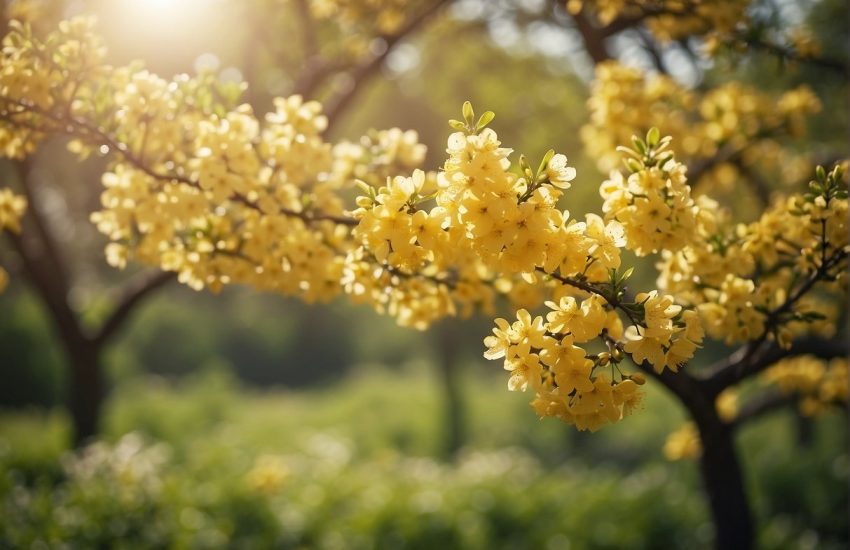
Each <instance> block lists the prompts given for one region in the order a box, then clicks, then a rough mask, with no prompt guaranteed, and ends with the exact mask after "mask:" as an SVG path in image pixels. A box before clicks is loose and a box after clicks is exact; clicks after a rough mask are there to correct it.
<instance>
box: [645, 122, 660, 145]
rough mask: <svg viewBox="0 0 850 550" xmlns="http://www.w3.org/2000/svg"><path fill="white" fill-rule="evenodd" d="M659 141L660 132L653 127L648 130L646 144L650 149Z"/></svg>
mask: <svg viewBox="0 0 850 550" xmlns="http://www.w3.org/2000/svg"><path fill="white" fill-rule="evenodd" d="M659 139H661V131H660V130H659V129H658V128H656V127H655V126H653V127H652V128H650V129H649V132H647V133H646V144H647V145H649V147H650V148H652V147H655V146H656V145H658V140H659Z"/></svg>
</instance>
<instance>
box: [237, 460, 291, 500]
mask: <svg viewBox="0 0 850 550" xmlns="http://www.w3.org/2000/svg"><path fill="white" fill-rule="evenodd" d="M291 475H292V474H291V472H290V469H289V467H288V466H287V465H286V462H285V461H284V459H283V458H282V457H280V456H275V455H260V456H258V457H257V459H256V461H255V462H254V466H253V467H252V468H251V470H250V471H249V472H248V473H247V474H246V475H245V481H246V482H247V484H248V486H249V487H250V488H251V489H253V490H254V491H256V492H258V493H262V494H266V495H270V494H274V493H276V492H277V491H279V490H280V488H281V487H283V486H284V485H285V484H286V482H287V481H288V480H289V479H290V477H291Z"/></svg>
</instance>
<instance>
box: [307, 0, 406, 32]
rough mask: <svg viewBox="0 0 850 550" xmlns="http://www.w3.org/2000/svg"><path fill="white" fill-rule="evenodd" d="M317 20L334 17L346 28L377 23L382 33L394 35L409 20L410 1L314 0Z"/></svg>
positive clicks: (313, 10) (311, 4) (312, 2)
mask: <svg viewBox="0 0 850 550" xmlns="http://www.w3.org/2000/svg"><path fill="white" fill-rule="evenodd" d="M309 5H310V11H311V13H312V14H313V16H314V17H316V18H317V19H333V20H335V21H336V22H337V23H338V24H340V25H341V26H343V27H344V28H348V29H349V30H351V29H352V28H363V27H367V26H373V27H374V28H375V30H376V31H378V33H380V34H390V35H391V34H394V33H396V32H397V31H398V30H399V29H400V28H401V26H402V25H403V24H404V23H405V21H406V18H407V14H408V13H409V10H410V7H411V6H410V2H409V1H408V0H367V1H366V2H363V1H359V0H310V1H309Z"/></svg>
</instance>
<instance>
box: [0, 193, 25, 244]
mask: <svg viewBox="0 0 850 550" xmlns="http://www.w3.org/2000/svg"><path fill="white" fill-rule="evenodd" d="M26 210H27V199H26V198H25V197H23V196H21V195H16V194H15V193H13V192H12V190H11V189H8V188H3V189H0V233H2V232H3V231H11V232H13V233H20V232H21V218H22V217H23V215H24V212H26Z"/></svg>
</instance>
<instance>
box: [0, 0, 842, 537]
mask: <svg viewBox="0 0 850 550" xmlns="http://www.w3.org/2000/svg"><path fill="white" fill-rule="evenodd" d="M199 1H200V0H199ZM131 4H133V2H129V1H124V0H121V1H114V2H112V1H107V0H101V1H94V0H92V1H90V2H80V1H77V2H68V3H64V2H53V3H52V5H53V6H54V7H52V8H50V10H49V13H51V14H52V15H54V16H56V17H59V16H61V15H63V14H65V13H79V12H91V13H95V14H97V15H98V16H99V18H100V29H101V30H102V32H103V33H104V36H105V38H106V43H107V45H108V47H109V51H110V56H111V59H112V61H113V62H114V63H116V64H120V63H125V62H127V61H129V60H131V59H143V60H144V61H145V64H146V65H147V66H148V67H149V68H150V69H151V70H152V71H154V72H158V73H161V74H163V75H171V74H174V73H178V72H190V73H191V72H194V71H195V69H196V68H197V67H199V66H207V67H213V68H216V70H218V71H219V72H220V74H221V77H222V78H224V79H240V78H244V79H245V80H247V81H248V82H249V83H250V87H249V89H248V90H247V92H246V96H245V97H246V99H248V100H250V101H251V103H252V104H254V105H255V106H256V108H257V109H258V111H263V110H265V109H266V108H267V107H268V106H269V105H270V103H271V98H272V97H273V96H275V95H278V94H285V93H287V92H288V90H290V89H292V86H293V82H291V81H290V80H287V78H288V77H287V72H286V67H285V65H286V63H297V62H298V56H297V53H293V52H289V53H287V52H283V53H281V52H279V51H278V50H279V49H280V48H281V47H283V46H286V45H287V44H288V42H287V40H288V39H287V37H288V36H290V33H294V32H295V31H296V27H294V26H297V22H295V21H293V20H287V19H286V18H281V20H280V21H277V20H275V21H273V22H271V23H269V25H277V26H272V28H271V30H269V29H268V28H267V29H266V30H265V31H264V32H263V33H259V32H255V31H257V28H256V27H255V26H252V25H254V24H255V23H256V21H255V20H253V19H244V17H246V15H245V12H246V11H247V12H249V15H250V10H257V13H259V14H262V13H263V12H262V10H263V9H269V6H272V5H273V4H274V3H272V2H262V1H256V2H245V3H242V2H223V1H220V0H210V1H209V2H207V4H209V6H208V9H204V10H200V11H195V12H186V13H185V14H184V15H183V16H182V17H180V16H178V15H177V14H178V12H175V15H173V16H169V17H164V18H161V19H154V20H142V19H140V14H141V12H139V11H133V10H135V9H137V6H136V7H133V6H131ZM135 4H143V3H142V2H137V3H135ZM544 4H545V3H544V2H534V1H525V2H517V3H513V2H507V1H499V2H494V3H493V4H492V5H491V6H490V7H489V9H488V7H487V6H486V5H487V3H486V2H469V1H464V2H458V3H457V6H455V7H454V8H452V9H450V10H449V16H448V17H440V18H438V19H436V20H434V21H433V22H431V23H430V24H429V26H427V28H426V29H425V30H424V31H423V32H420V33H417V34H415V35H413V36H412V37H411V38H410V39H407V40H405V41H404V43H402V44H401V45H398V46H396V47H395V48H394V51H393V53H392V55H390V56H388V57H387V59H386V60H385V62H384V63H383V65H382V67H381V69H380V71H379V73H378V74H377V75H376V77H375V78H373V79H371V80H369V81H368V82H366V83H365V84H364V86H363V89H362V90H359V95H358V96H357V99H356V101H355V103H354V104H353V105H352V107H351V108H349V109H348V110H346V111H345V112H344V113H343V115H342V116H340V117H339V119H338V120H336V121H335V123H334V125H333V127H332V128H331V129H330V138H332V139H341V138H347V139H352V140H354V139H357V136H360V135H362V134H363V133H364V132H365V131H366V130H367V129H369V128H373V127H374V128H389V127H393V126H397V127H400V128H402V129H410V128H412V129H416V130H417V131H418V132H419V134H420V139H421V141H422V142H423V143H426V144H427V145H428V146H429V152H428V159H427V162H426V165H427V166H429V167H436V166H438V165H439V164H440V163H441V162H442V159H443V156H444V149H445V138H446V136H447V134H448V127H447V126H446V120H447V119H448V118H450V117H453V116H457V112H458V109H459V106H460V104H461V103H462V102H463V101H464V100H466V99H471V100H473V102H474V104H475V105H476V107H479V106H480V108H482V109H490V110H493V111H495V112H496V114H497V118H496V120H495V122H494V123H493V126H494V128H495V129H496V130H497V131H498V132H499V135H500V137H501V138H502V140H503V143H505V144H506V145H508V146H510V147H513V148H515V150H517V151H518V152H523V153H525V154H526V155H527V156H528V157H529V158H530V159H532V164H535V161H534V159H539V158H540V157H542V155H543V154H544V153H545V151H546V150H547V149H549V148H550V147H552V148H555V149H556V151H558V152H563V153H565V154H566V155H567V156H568V157H569V158H570V161H571V164H572V165H574V166H576V167H577V169H578V174H579V176H578V178H577V180H576V181H575V182H574V185H573V188H572V189H571V190H570V192H569V204H566V205H565V207H566V208H569V209H570V211H571V212H573V214H574V215H578V216H580V215H581V214H583V213H584V212H587V211H591V210H597V209H598V207H599V205H600V199H599V197H598V193H597V187H598V184H599V182H600V181H601V179H602V175H601V174H599V173H598V172H597V171H596V168H595V165H594V162H593V160H592V159H588V158H586V157H585V156H584V155H583V152H582V148H581V143H580V140H579V133H578V128H579V127H580V126H581V124H583V123H584V121H585V120H586V116H587V112H586V109H585V107H584V104H585V100H586V97H587V90H586V78H587V76H588V74H587V66H588V65H587V60H584V59H583V58H582V56H581V53H580V51H578V48H577V47H576V46H575V45H573V48H572V50H570V48H569V47H568V48H566V50H567V53H566V54H557V55H555V54H552V53H551V44H549V49H547V46H546V44H547V43H546V42H545V41H542V42H541V39H540V35H541V34H542V33H545V32H547V30H551V29H547V27H545V26H540V25H538V26H536V27H535V26H534V25H533V24H528V22H527V21H526V20H531V21H532V23H533V21H534V17H533V16H534V14H535V13H538V12H539V11H540V10H542V9H545V6H544ZM817 4H818V6H819V9H818V10H813V13H817V14H819V15H818V16H817V17H816V18H815V19H813V20H812V21H811V23H812V24H813V26H814V28H815V29H816V33H817V35H818V36H819V38H820V39H821V41H822V43H823V48H824V51H826V52H841V51H842V49H841V48H842V44H845V42H846V25H845V23H846V21H847V5H846V3H845V2H842V1H841V0H821V1H820V2H817ZM482 6H484V7H482ZM198 14H202V16H199V15H198ZM255 17H258V16H257V15H256V14H255ZM259 17H260V19H262V16H261V15H260V16H259ZM234 21H240V24H236V25H235V24H234ZM241 22H245V24H242V23H241ZM266 22H267V23H268V21H266ZM553 36H554V38H553V39H552V40H555V42H556V44H557V43H559V42H558V41H562V43H563V44H566V45H567V46H569V45H570V44H571V42H570V40H571V38H570V36H571V35H570V34H569V32H565V33H564V34H563V35H553ZM573 40H574V37H573ZM550 42H551V41H550ZM541 44H542V46H541ZM284 49H285V48H284ZM573 50H574V51H573ZM626 53H628V52H626ZM287 56H289V57H287ZM701 70H702V72H701V74H700V75H699V78H698V80H699V81H698V82H696V85H700V82H702V85H708V84H709V83H711V82H712V81H714V80H721V79H723V80H725V79H728V78H729V77H730V75H731V76H732V77H734V78H739V79H741V80H744V81H749V82H753V83H757V84H758V85H759V86H760V87H762V88H765V87H768V88H769V87H775V88H776V89H785V88H787V87H790V86H792V85H794V84H798V83H802V82H805V83H808V84H809V85H810V86H812V87H813V88H814V89H815V90H816V92H817V93H818V95H819V96H820V97H821V99H822V100H823V101H824V104H825V107H826V108H825V109H824V111H823V114H821V115H819V116H818V117H816V119H815V122H814V124H813V128H812V130H813V131H814V132H816V133H817V137H818V141H820V142H822V143H830V144H840V143H844V142H845V141H846V138H847V108H848V107H847V102H846V82H839V83H837V84H836V83H835V81H834V80H828V79H822V78H820V76H821V75H822V73H819V72H817V71H815V70H813V69H808V68H805V67H798V68H796V69H793V70H786V69H784V68H782V67H778V66H777V64H776V62H775V60H774V59H772V58H770V57H767V56H759V55H755V56H749V57H746V58H744V59H743V60H741V59H737V60H735V61H734V62H733V61H732V60H731V59H730V60H724V59H723V58H720V59H718V61H717V62H716V64H715V65H714V66H708V67H701ZM347 85H350V83H349V82H348V81H346V79H345V77H344V76H339V77H337V78H335V79H332V80H331V84H330V85H329V86H330V88H331V89H330V90H318V92H317V94H318V95H319V96H320V97H321V96H322V95H323V94H324V95H328V94H330V93H331V92H332V91H333V87H335V86H336V87H345V86H347ZM34 164H35V166H37V169H36V173H35V175H34V177H35V178H36V179H37V180H38V181H39V188H40V191H39V193H40V194H41V195H43V197H41V198H43V199H45V204H48V205H49V212H50V216H51V223H52V224H54V225H55V227H57V228H60V230H61V233H62V234H63V245H64V246H67V247H68V248H69V252H68V254H67V256H68V258H69V260H70V261H71V262H72V263H73V264H74V267H75V270H76V271H77V272H78V273H79V274H80V277H79V281H78V283H77V285H76V286H75V287H74V288H73V289H72V293H73V296H72V298H73V299H74V300H75V301H77V302H78V303H80V304H86V308H85V311H86V313H85V315H86V318H87V319H88V320H89V321H92V322H95V321H98V320H99V316H100V315H103V311H102V308H101V307H99V304H100V303H101V302H103V301H105V299H106V298H105V297H106V295H107V293H108V290H109V289H110V287H111V285H112V283H114V281H116V280H118V279H119V278H120V277H122V276H123V275H121V274H118V273H116V272H114V271H113V270H111V269H110V268H108V267H107V266H106V265H105V262H103V261H102V248H103V244H104V243H103V240H102V238H101V237H100V236H98V235H97V234H96V233H95V231H94V230H93V229H92V228H91V227H90V225H89V224H88V223H87V222H85V221H81V220H86V219H87V214H88V212H90V211H91V210H92V209H93V207H94V206H95V205H96V204H97V196H98V193H99V185H98V183H97V182H98V174H99V173H100V172H101V170H102V167H103V166H102V164H100V161H98V160H97V159H93V160H92V161H90V162H88V163H85V164H82V165H81V164H78V163H77V162H76V161H75V160H73V159H72V157H71V156H70V155H68V154H67V153H66V152H65V151H64V144H63V143H62V142H61V140H55V141H54V142H51V143H48V144H47V145H46V146H45V147H43V148H42V149H41V150H40V151H39V153H38V155H37V159H36V161H35V163H34ZM10 171H11V166H10V165H8V164H0V177H5V178H9V177H11V176H10ZM733 195H734V191H733ZM578 216H577V217H578ZM638 271H643V272H644V273H646V272H649V271H650V270H638ZM645 282H646V283H648V284H651V282H650V281H640V280H636V281H635V285H636V286H638V287H641V286H647V285H644V284H643V283H645ZM489 325H490V320H489V319H481V318H479V319H473V320H471V321H469V322H466V323H462V324H450V325H448V326H447V327H440V326H437V327H435V328H434V329H432V330H431V331H429V332H426V333H419V332H415V331H411V330H405V329H401V328H398V327H397V326H396V325H395V324H394V322H393V321H392V320H391V319H388V318H382V317H378V316H376V315H374V314H373V313H372V312H371V311H369V310H366V309H364V308H357V307H353V306H351V305H349V304H347V303H345V302H344V301H340V302H338V303H333V304H330V305H327V306H316V305H309V306H308V305H304V304H302V303H300V302H298V301H294V300H287V299H284V298H280V297H278V296H270V295H258V294H257V293H255V292H251V291H249V290H246V289H238V288H232V289H227V290H225V291H224V292H223V293H222V294H221V295H218V296H213V295H210V294H207V293H195V292H192V291H191V290H189V289H187V288H185V287H183V286H178V285H173V286H171V287H168V288H166V289H165V290H163V291H161V292H159V293H158V294H157V295H155V296H153V297H152V298H151V299H150V300H148V301H147V302H146V303H145V304H144V305H143V306H142V307H141V308H140V310H139V311H138V314H137V315H136V316H135V318H134V319H133V321H132V323H131V324H130V326H129V327H128V328H127V329H126V330H125V331H123V332H122V333H121V335H120V337H119V338H118V339H117V340H116V341H114V342H113V343H112V345H111V346H110V347H109V348H108V349H107V350H106V355H105V359H104V361H103V363H104V367H105V369H106V371H107V372H108V382H109V386H110V388H111V391H110V394H109V398H108V400H107V403H106V410H105V413H104V421H103V437H102V442H101V443H98V444H96V445H95V446H93V447H89V448H88V449H87V450H85V451H83V452H82V454H76V455H75V454H70V453H68V452H67V447H68V441H69V424H68V419H67V417H66V414H65V413H64V412H63V409H62V407H61V405H62V403H63V402H64V401H65V398H66V392H65V388H66V372H65V368H64V366H63V361H64V358H63V356H62V351H61V348H59V347H58V345H57V343H56V339H55V336H54V335H53V334H52V330H53V329H52V327H51V326H50V324H49V320H48V318H47V317H46V316H45V313H44V311H43V310H42V306H41V303H40V302H39V301H38V299H37V298H36V297H35V296H34V295H33V294H32V293H31V292H30V291H29V290H28V289H27V288H26V287H25V286H24V285H23V284H22V282H21V281H20V280H16V279H15V278H14V277H13V280H12V284H11V286H10V288H9V289H8V290H7V291H6V292H5V293H4V294H2V295H0V380H2V383H0V410H2V412H0V518H2V519H0V547H9V548H12V547H30V546H31V545H33V546H32V547H44V544H41V546H34V545H35V544H36V543H37V542H39V541H40V543H46V544H47V546H52V545H53V544H55V543H56V542H57V541H60V540H61V541H65V542H66V543H67V544H68V545H70V546H71V547H80V548H84V547H98V546H100V547H112V546H115V545H118V544H119V541H120V547H127V548H134V547H161V546H166V545H168V546H174V547H177V548H184V547H185V548H190V547H192V548H193V547H224V546H227V547H246V548H247V547H283V546H292V547H320V548H436V547H454V548H511V549H514V548H546V549H561V548H564V549H566V548H669V547H680V548H698V547H705V546H707V545H708V544H709V543H710V540H711V536H712V532H711V526H710V523H709V520H708V513H707V511H706V508H705V504H704V502H703V500H702V496H701V495H700V493H699V491H698V489H697V487H698V483H699V480H698V476H697V473H696V467H695V465H694V464H692V463H666V462H664V460H663V458H662V455H661V448H662V446H663V442H664V439H665V437H666V435H667V434H668V433H669V432H670V431H671V430H673V429H674V428H675V427H676V426H678V425H679V424H680V423H681V421H682V418H683V415H682V412H681V411H680V410H679V409H678V406H677V405H676V404H675V402H674V401H673V400H671V399H669V398H668V397H667V396H666V395H664V394H663V393H662V392H661V391H660V390H657V389H655V388H653V391H651V394H650V395H649V396H648V397H647V399H646V401H645V403H646V405H645V408H646V410H644V411H643V413H642V414H639V415H636V416H634V417H633V418H631V419H629V420H628V421H626V422H623V423H620V424H617V425H615V426H612V427H608V428H606V429H604V430H602V431H601V432H599V433H597V434H593V435H588V434H585V433H578V432H575V431H574V430H572V429H570V428H567V427H565V426H562V425H560V424H558V423H557V422H554V421H548V422H540V421H538V420H537V419H536V417H535V416H534V414H533V412H532V411H531V410H530V409H529V407H528V404H527V399H526V396H524V395H516V394H509V393H507V392H506V391H505V388H504V376H503V373H501V372H499V369H497V368H494V367H493V365H486V364H485V361H484V359H483V358H482V357H481V353H482V350H483V348H482V344H481V340H482V338H483V337H484V336H485V335H486V333H487V332H488V331H489ZM446 331H451V332H456V333H457V334H458V337H457V338H456V340H457V342H458V349H457V350H456V357H457V360H456V361H455V362H454V364H453V368H454V369H455V370H456V371H457V373H456V379H457V387H458V388H459V391H460V396H461V402H462V412H463V417H462V422H463V424H464V430H463V434H464V435H463V441H461V442H460V443H461V444H462V446H461V450H460V451H459V452H458V454H456V455H455V456H454V457H450V456H448V453H447V448H446V445H445V437H446V435H445V431H446V429H447V428H446V425H447V424H446V418H445V417H446V415H447V414H452V413H447V412H446V406H445V401H446V396H445V391H446V390H445V381H444V380H443V378H442V377H441V374H440V369H439V368H438V367H439V365H440V363H441V361H443V360H444V358H443V357H442V356H441V354H440V350H439V346H438V345H437V343H438V341H439V339H440V338H441V337H442V336H444V335H445V334H446V333H447V332H446ZM707 351H708V352H707V353H705V354H703V355H702V356H701V357H702V358H703V360H705V361H710V360H711V359H712V357H713V356H718V355H719V354H720V353H722V352H723V350H722V349H720V348H718V349H717V350H711V349H709V350H707ZM798 428H799V426H798V420H797V417H796V416H795V415H794V414H792V413H791V412H790V411H785V412H782V413H779V414H776V415H773V416H771V417H769V418H765V419H762V420H759V421H758V422H755V423H753V424H752V425H750V426H747V427H746V428H745V429H744V430H743V432H742V433H741V435H740V437H739V444H740V447H741V450H742V452H741V455H742V456H743V457H744V460H745V472H747V474H748V483H749V492H750V494H751V495H752V497H753V499H754V505H755V512H756V515H757V517H758V520H759V521H758V524H759V526H760V533H759V541H760V547H763V548H844V547H846V544H847V542H848V533H847V513H848V497H847V484H848V469H849V468H848V458H847V445H848V441H847V423H846V417H845V416H843V414H842V413H841V412H834V413H830V414H828V415H826V416H825V417H823V418H822V419H819V420H817V421H816V422H815V423H814V425H813V426H811V427H810V428H809V429H811V430H812V435H811V436H809V437H807V438H806V440H805V442H804V443H805V445H801V444H800V442H801V440H800V437H799V436H800V433H799V429H798Z"/></svg>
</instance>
